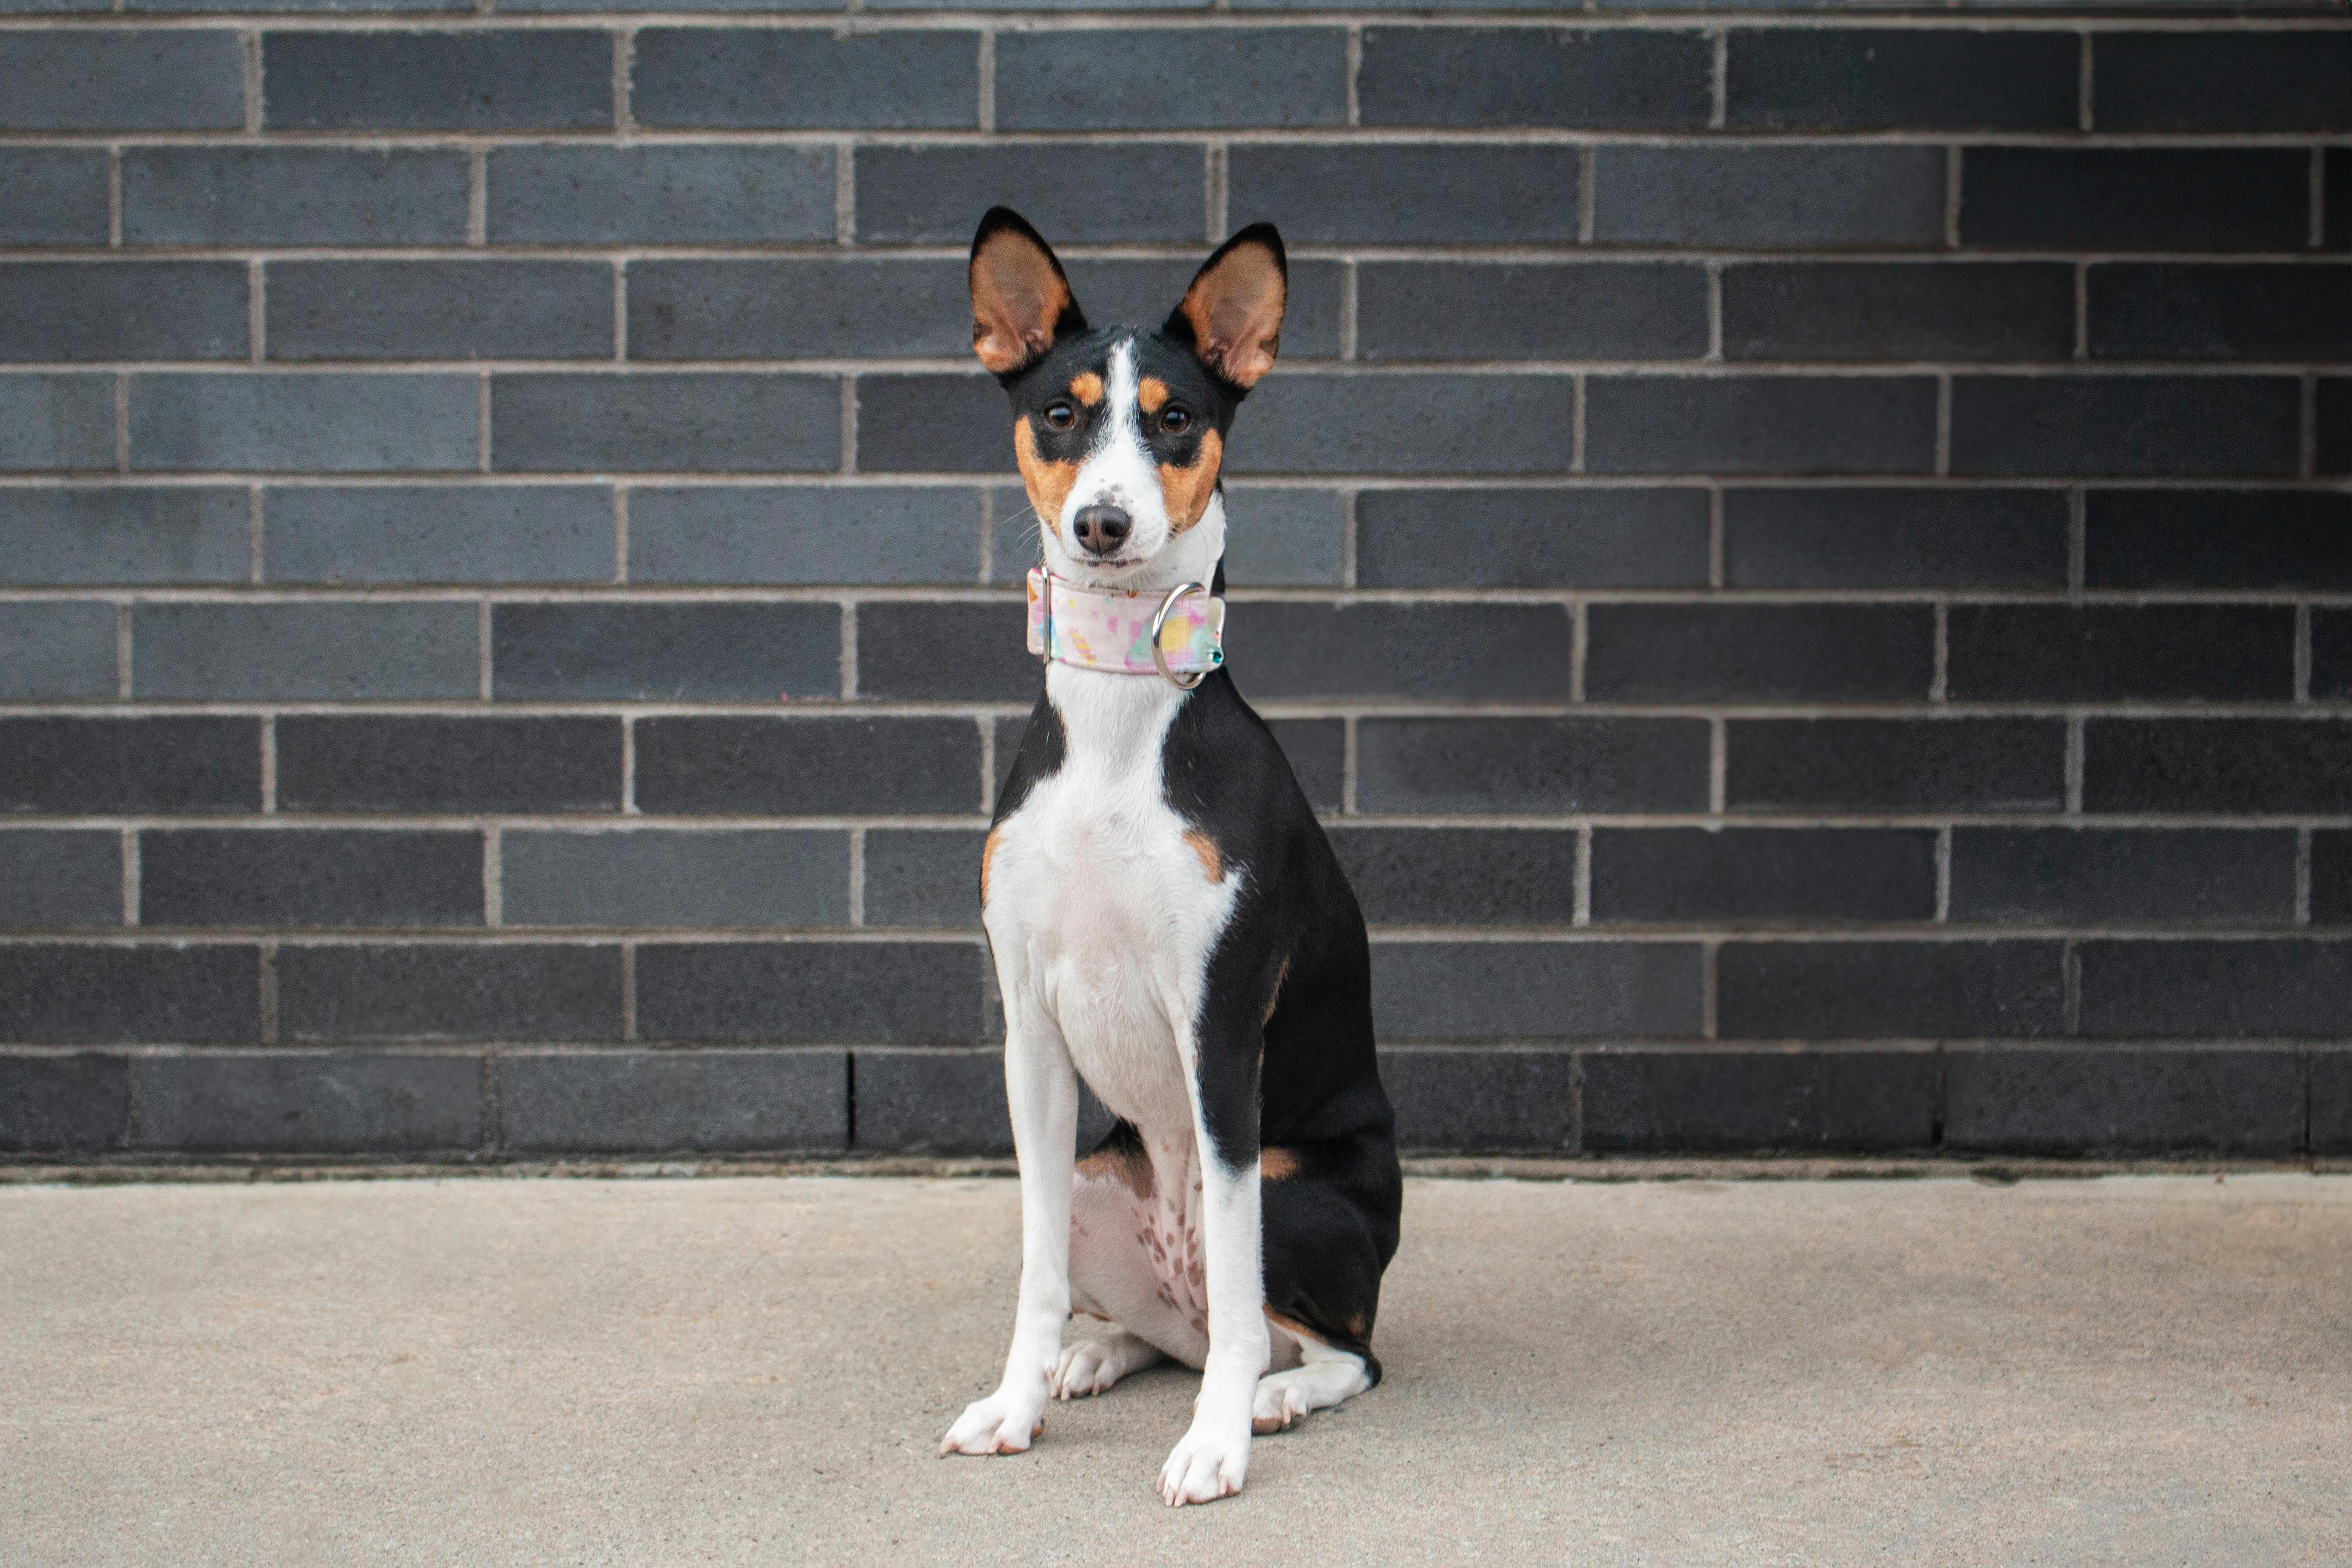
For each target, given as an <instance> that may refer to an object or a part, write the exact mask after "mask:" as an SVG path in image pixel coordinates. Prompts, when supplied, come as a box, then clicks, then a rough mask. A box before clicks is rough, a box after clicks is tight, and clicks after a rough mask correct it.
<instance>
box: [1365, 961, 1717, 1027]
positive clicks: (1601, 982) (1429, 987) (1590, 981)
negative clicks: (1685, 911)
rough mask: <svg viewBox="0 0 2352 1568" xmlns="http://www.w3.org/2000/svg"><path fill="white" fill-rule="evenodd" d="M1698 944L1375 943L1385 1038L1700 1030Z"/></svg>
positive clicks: (1377, 1006)
mask: <svg viewBox="0 0 2352 1568" xmlns="http://www.w3.org/2000/svg"><path fill="white" fill-rule="evenodd" d="M1699 962H1700V961H1699V949H1698V944H1697V943H1696V942H1379V943H1376V944H1374V946H1373V948H1372V1016H1373V1018H1374V1019H1375V1020H1376V1022H1377V1024H1378V1026H1379V1028H1380V1032H1381V1038H1382V1039H1384V1040H1463V1041H1474V1040H1537V1039H1560V1038H1593V1037H1600V1038H1608V1037H1627V1036H1636V1035H1648V1036H1665V1037H1695V1036H1696V1035H1697V1034H1698V1032H1699V1022H1700V1013H1699Z"/></svg>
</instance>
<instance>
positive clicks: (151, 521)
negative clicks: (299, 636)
mask: <svg viewBox="0 0 2352 1568" xmlns="http://www.w3.org/2000/svg"><path fill="white" fill-rule="evenodd" d="M248 510H249V509H248V506H247V500H246V492H245V491H243V490H242V489H194V488H182V487H178V486H173V487H171V488H169V489H147V488H141V489H127V488H118V487H115V486H107V487H105V488H103V489H100V488H97V487H94V486H79V485H78V486H73V487H70V488H54V489H53V488H47V487H44V488H42V489H9V490H0V583H13V584H100V583H242V582H244V581H245V580H246V577H247V573H248V571H249V570H250V561H251V552H252V531H251V527H250V525H249V522H248V521H247V517H248Z"/></svg>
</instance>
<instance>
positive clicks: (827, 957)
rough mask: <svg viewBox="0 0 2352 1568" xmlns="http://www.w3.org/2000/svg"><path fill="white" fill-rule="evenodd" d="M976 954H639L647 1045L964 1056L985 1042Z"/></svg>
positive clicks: (836, 945)
mask: <svg viewBox="0 0 2352 1568" xmlns="http://www.w3.org/2000/svg"><path fill="white" fill-rule="evenodd" d="M982 968H983V955H982V949H981V948H980V946H979V945H978V944H977V943H972V942H680V943H677V944H675V945H672V944H669V943H656V944H652V945H648V946H646V947H641V948H639V949H638V950H637V1034H638V1035H639V1037H642V1038H645V1039H650V1040H772V1041H776V1042H779V1043H784V1044H801V1043H809V1044H814V1043H818V1042H824V1041H832V1040H842V1041H856V1042H861V1043H864V1042H871V1043H875V1044H880V1045H929V1044H960V1043H963V1042H966V1041H978V1040H980V1039H982V1038H984V1037H986V1031H985V1029H984V1026H983V1024H982V994H981V993H982V981H981V975H982Z"/></svg>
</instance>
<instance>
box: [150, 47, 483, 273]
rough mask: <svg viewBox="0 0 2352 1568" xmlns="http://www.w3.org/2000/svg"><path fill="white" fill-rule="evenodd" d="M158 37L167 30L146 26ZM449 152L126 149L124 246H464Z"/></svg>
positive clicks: (463, 171)
mask: <svg viewBox="0 0 2352 1568" xmlns="http://www.w3.org/2000/svg"><path fill="white" fill-rule="evenodd" d="M151 36H158V37H160V36H163V35H151ZM468 177H469V176H468V174H467V157H466V154H465V153H462V152H459V151H457V150H455V149H442V148H421V147H418V148H362V147H332V146H328V147H288V146H284V145H282V144H280V145H270V146H265V147H201V146H199V147H132V148H127V149H125V150H124V152H123V153H122V239H123V243H124V244H126V245H244V246H251V245H462V244H464V243H465V240H466V209H467V180H468Z"/></svg>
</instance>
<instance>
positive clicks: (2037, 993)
mask: <svg viewBox="0 0 2352 1568" xmlns="http://www.w3.org/2000/svg"><path fill="white" fill-rule="evenodd" d="M2064 967H2065V966H2064V954H2063V943H2061V942H2056V941H2054V940H2053V941H2047V942H2044V941H2036V940H2016V941H2006V942H1952V941H1940V940H1939V941H1919V942H1866V941H1855V942H1725V943H1724V944H1723V947H1722V949H1721V950H1720V951H1719V952H1718V953H1717V957H1716V1026H1717V1030H1718V1031H1719V1032H1720V1033H1721V1035H1722V1036H1723V1037H1724V1038H1726V1039H1733V1040H1739V1039H1789V1040H1800V1039H1815V1040H1820V1039H1887V1038H1903V1039H1948V1038H1967V1037H1986V1036H2000V1037H2018V1036H2029V1035H2055V1034H2058V1033H2061V1032H2062V1031H2063V1028H2064V1018H2065V990H2066V987H2065V978H2064Z"/></svg>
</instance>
